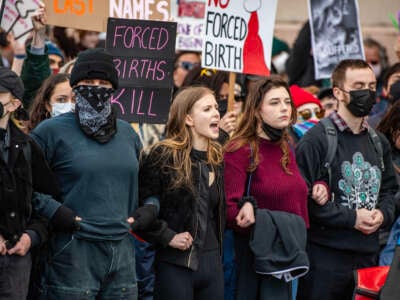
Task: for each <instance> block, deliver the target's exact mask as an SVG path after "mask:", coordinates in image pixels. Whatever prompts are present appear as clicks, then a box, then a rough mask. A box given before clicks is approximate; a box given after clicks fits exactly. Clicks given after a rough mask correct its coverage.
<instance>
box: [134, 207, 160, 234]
mask: <svg viewBox="0 0 400 300" xmlns="http://www.w3.org/2000/svg"><path fill="white" fill-rule="evenodd" d="M130 216H131V217H133V218H134V220H135V221H134V222H133V224H132V225H131V229H132V231H138V230H146V228H147V227H149V226H150V225H151V224H152V223H153V222H154V221H155V220H156V219H157V206H155V205H152V204H145V205H144V206H142V207H139V208H138V209H137V210H135V211H134V212H133V213H132V214H131V215H130Z"/></svg>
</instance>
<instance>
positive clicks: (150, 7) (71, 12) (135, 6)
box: [44, 0, 170, 31]
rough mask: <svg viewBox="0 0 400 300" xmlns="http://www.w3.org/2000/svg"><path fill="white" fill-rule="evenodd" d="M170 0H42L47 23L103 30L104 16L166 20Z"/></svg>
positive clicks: (104, 27)
mask: <svg viewBox="0 0 400 300" xmlns="http://www.w3.org/2000/svg"><path fill="white" fill-rule="evenodd" d="M169 1H170V0H160V1H154V0H101V1H99V0H97V1H94V0H44V2H45V4H46V11H47V15H48V24H51V25H57V26H62V27H71V28H76V29H84V30H93V31H106V29H107V18H108V17H116V18H128V19H141V20H164V21H166V20H168V19H169Z"/></svg>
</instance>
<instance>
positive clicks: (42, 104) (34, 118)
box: [28, 73, 69, 131]
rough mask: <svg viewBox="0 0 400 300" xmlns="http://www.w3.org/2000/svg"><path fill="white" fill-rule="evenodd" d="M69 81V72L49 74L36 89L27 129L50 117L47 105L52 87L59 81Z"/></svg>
mask: <svg viewBox="0 0 400 300" xmlns="http://www.w3.org/2000/svg"><path fill="white" fill-rule="evenodd" d="M66 81H69V74H65V73H58V74H52V75H50V76H49V77H48V78H47V79H46V80H45V81H44V82H43V84H42V86H41V87H40V89H39V90H38V92H37V94H36V97H35V99H34V100H33V103H32V108H31V112H30V121H29V125H28V130H29V131H31V130H32V129H34V128H35V127H36V126H37V125H38V124H39V123H40V122H42V121H43V120H46V119H49V118H50V117H51V115H50V112H49V111H48V109H47V107H49V106H51V105H50V98H51V96H52V95H53V92H54V89H55V88H56V86H57V85H58V84H59V83H63V82H66Z"/></svg>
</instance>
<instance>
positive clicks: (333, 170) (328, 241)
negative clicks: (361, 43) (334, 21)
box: [296, 59, 398, 300]
mask: <svg viewBox="0 0 400 300" xmlns="http://www.w3.org/2000/svg"><path fill="white" fill-rule="evenodd" d="M332 87H333V94H334V96H335V98H336V99H337V100H338V102H339V107H338V111H337V112H333V113H331V114H330V115H329V117H328V118H329V119H330V120H331V121H332V126H334V129H335V130H333V131H336V133H335V134H336V136H337V150H336V152H335V154H334V158H333V160H331V165H330V172H328V169H327V168H326V166H325V163H326V155H327V153H328V142H327V135H326V133H325V129H324V126H323V124H321V122H320V123H318V124H317V125H315V126H314V127H313V128H311V129H310V130H309V131H308V132H307V133H306V134H305V135H304V137H303V138H302V139H301V140H300V142H299V144H298V145H297V148H296V158H297V162H298V164H299V168H300V171H301V173H302V174H303V176H304V178H305V179H306V181H307V182H314V181H317V180H318V181H319V180H322V181H325V182H328V183H330V185H329V188H330V192H331V197H330V200H329V201H326V202H324V203H319V204H317V203H315V202H314V201H309V202H308V203H309V205H308V209H309V214H310V228H309V231H308V246H307V248H308V256H309V258H310V271H309V273H308V274H307V275H306V276H305V277H304V278H303V279H302V280H300V283H299V294H298V299H307V300H314V299H315V300H316V299H342V300H347V299H352V296H353V290H354V278H353V271H354V270H356V269H359V268H364V267H371V266H375V265H377V258H378V254H379V250H380V247H379V234H378V231H379V229H380V228H384V227H385V226H390V225H391V224H392V222H393V218H394V203H393V197H394V195H395V194H396V192H397V188H398V186H397V183H396V177H395V173H394V170H393V165H392V159H391V148H390V144H389V142H388V141H387V139H386V138H385V136H384V135H383V134H381V133H379V132H377V136H376V137H374V136H373V134H371V129H370V127H369V125H368V123H367V122H366V119H367V116H368V114H369V113H370V111H371V108H372V106H373V105H374V103H375V98H376V96H375V91H376V78H375V75H374V73H373V71H372V69H371V67H370V66H369V65H368V64H367V63H366V62H365V61H363V60H351V59H349V60H343V61H341V62H340V63H339V64H338V65H337V66H336V68H335V70H334V71H333V73H332ZM378 141H379V144H378ZM379 145H380V146H379ZM378 147H379V148H380V150H381V151H380V150H378V149H377V148H378ZM379 152H380V153H379Z"/></svg>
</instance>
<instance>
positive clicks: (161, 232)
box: [138, 146, 225, 270]
mask: <svg viewBox="0 0 400 300" xmlns="http://www.w3.org/2000/svg"><path fill="white" fill-rule="evenodd" d="M160 147H163V146H159V148H158V149H157V148H156V149H154V150H153V151H152V152H151V153H150V154H148V155H145V156H144V157H142V160H141V166H140V171H139V201H140V202H141V204H142V202H143V200H144V199H146V198H148V197H150V196H156V197H158V199H159V200H160V212H159V219H158V220H157V221H156V222H155V223H154V224H153V226H152V227H151V228H149V229H148V230H146V232H138V234H139V235H140V236H142V237H143V238H145V239H146V240H147V241H149V242H151V243H154V244H159V246H161V247H159V248H158V250H157V254H156V257H157V260H159V261H166V262H169V263H173V264H176V265H180V266H184V267H187V268H190V269H193V270H196V269H197V268H198V256H199V253H200V252H201V250H202V248H203V246H204V242H205V236H206V232H207V216H208V209H209V208H208V206H207V201H208V198H209V190H210V188H209V185H208V182H209V172H210V170H211V168H210V167H209V166H208V165H207V164H206V163H205V162H204V161H202V160H199V159H198V157H197V156H196V155H193V151H192V153H191V158H192V163H193V166H192V177H193V188H192V189H190V188H189V187H179V188H175V189H171V188H170V186H171V182H172V181H173V180H174V178H175V175H176V174H175V172H174V171H173V170H171V169H169V168H168V167H167V166H166V165H167V164H168V160H160V159H159V157H160V156H159V155H160V152H161V148H160ZM215 175H216V177H215V180H216V184H217V190H218V212H217V213H216V216H217V221H218V222H217V230H218V232H217V238H218V241H219V244H220V250H221V249H222V235H223V231H224V227H225V196H224V190H223V182H224V181H223V167H222V166H218V167H217V168H215ZM185 231H188V232H189V233H190V234H191V235H192V237H193V244H192V247H190V248H189V249H188V250H186V251H182V250H178V249H175V248H171V247H169V246H168V244H169V242H170V241H171V239H172V238H173V237H174V235H175V234H177V233H182V232H185ZM221 253H222V250H221Z"/></svg>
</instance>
